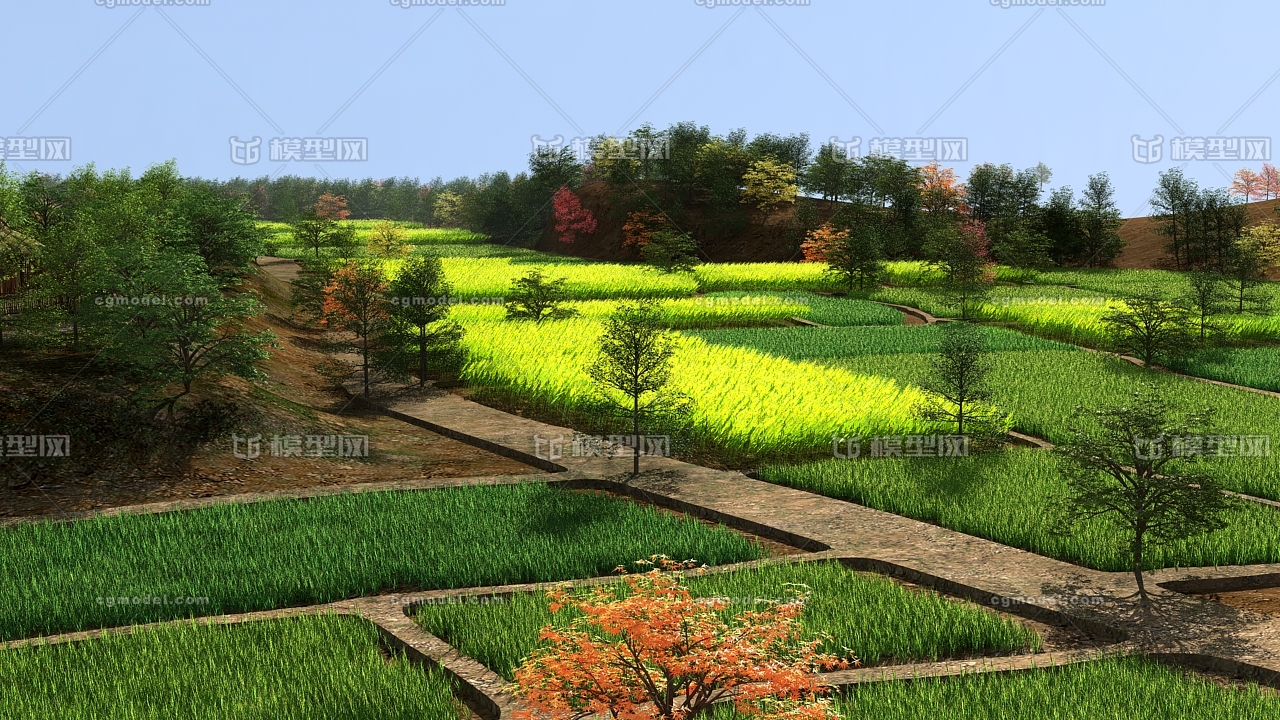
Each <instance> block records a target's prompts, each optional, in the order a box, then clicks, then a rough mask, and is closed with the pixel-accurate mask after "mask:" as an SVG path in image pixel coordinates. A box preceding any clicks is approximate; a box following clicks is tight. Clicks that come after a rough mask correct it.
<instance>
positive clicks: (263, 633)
mask: <svg viewBox="0 0 1280 720" xmlns="http://www.w3.org/2000/svg"><path fill="white" fill-rule="evenodd" d="M378 641H379V636H378V631H377V629H376V628H374V627H373V625H371V624H370V623H368V622H366V621H364V620H360V619H357V618H351V617H338V616H324V617H317V616H307V617H299V618H291V619H287V620H274V621H262V622H254V623H247V624H243V625H203V624H189V623H183V624H180V625H176V626H167V627H159V628H154V629H143V630H139V631H137V632H134V633H131V634H119V633H109V634H107V635H106V636H105V637H102V638H97V639H92V640H85V641H82V642H76V643H68V644H64V645H49V646H38V647H30V648H22V649H17V650H7V651H0V715H2V716H3V717H7V718H22V719H23V720H40V719H43V718H48V719H49V720H75V719H77V718H86V719H88V718H94V719H100V718H101V719H112V718H119V719H120V720H125V719H128V720H139V719H141V718H154V719H155V720H162V719H167V718H176V717H181V718H193V719H202V718H209V719H210V720H214V719H216V720H238V719H239V718H244V719H246V720H248V719H250V718H272V720H294V719H295V718H296V719H297V720H313V719H314V718H326V719H329V720H337V719H339V718H351V719H352V720H398V719H404V720H408V719H409V718H413V719H414V720H422V719H427V720H465V718H466V711H465V708H463V706H462V705H461V704H460V703H459V702H458V701H457V700H456V699H454V696H453V694H452V689H451V685H450V680H449V678H448V676H446V675H445V673H444V671H443V670H440V669H436V668H425V669H424V668H422V667H420V666H416V665H412V664H410V663H409V661H408V660H406V659H405V658H404V657H403V656H402V655H397V656H394V657H393V658H392V659H390V660H388V658H387V657H386V656H384V655H383V654H382V652H381V651H380V650H379V646H378Z"/></svg>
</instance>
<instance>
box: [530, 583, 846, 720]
mask: <svg viewBox="0 0 1280 720" xmlns="http://www.w3.org/2000/svg"><path fill="white" fill-rule="evenodd" d="M623 580H624V581H625V583H626V587H625V589H624V590H625V592H624V593H623V594H622V596H621V597H619V593H618V591H617V588H609V587H598V588H595V589H594V590H593V591H591V592H589V593H584V594H578V593H575V592H574V591H573V590H570V589H566V588H559V589H556V590H552V591H550V592H549V593H548V595H549V597H550V598H551V610H552V612H554V613H561V612H568V613H569V614H570V615H572V616H573V618H572V619H571V620H569V621H568V622H567V623H563V624H561V625H560V626H556V625H551V626H548V627H546V628H544V629H543V630H542V633H541V635H540V639H541V640H542V641H543V642H542V644H541V645H540V646H539V647H538V648H537V649H536V650H534V651H533V653H532V654H531V655H530V656H529V658H528V659H527V660H525V662H524V664H523V665H521V667H520V668H519V669H517V670H516V675H515V685H514V688H513V690H514V692H515V694H516V695H517V696H518V697H519V698H521V699H522V700H523V701H524V703H525V708H524V710H522V711H521V712H519V713H517V717H518V719H519V720H533V719H534V718H549V719H550V720H579V719H580V718H585V717H588V716H590V715H596V714H604V713H608V714H609V715H611V716H612V717H613V718H616V719H618V720H641V719H653V720H657V719H659V718H660V719H662V720H693V719H694V718H697V717H699V716H701V715H704V714H705V713H706V712H707V711H708V710H709V709H710V708H711V706H712V704H714V703H717V702H720V701H727V700H732V701H733V702H734V703H735V704H736V706H737V709H738V711H739V712H741V713H743V714H746V715H751V716H756V717H759V718H768V719H769V720H838V718H839V715H837V714H836V712H835V709H834V708H833V707H832V705H831V702H830V700H829V699H828V698H826V697H825V695H826V694H827V692H828V691H829V686H828V685H827V684H826V683H825V682H824V681H823V679H822V678H821V677H820V676H819V675H818V672H819V671H820V670H829V669H837V668H844V667H848V664H849V663H848V661H845V660H840V659H839V658H837V657H835V656H833V655H829V654H824V653H820V652H819V651H818V647H819V645H820V644H821V643H822V642H823V641H824V640H825V638H818V639H811V640H805V639H804V638H803V631H802V628H801V626H800V621H799V618H800V613H801V612H802V611H803V610H804V606H805V602H806V600H807V599H808V597H807V595H806V594H802V593H796V594H794V595H793V597H792V598H791V599H790V600H789V601H787V602H781V603H775V604H772V605H769V606H767V607H766V608H765V609H763V610H758V611H747V612H742V613H738V614H737V615H734V616H732V617H729V613H728V612H726V611H727V610H728V608H729V602H728V601H727V600H725V599H714V598H702V599H698V598H694V597H692V596H691V595H690V593H689V590H688V588H686V587H684V586H683V585H681V584H680V583H679V581H678V579H677V578H676V577H674V576H672V575H669V574H664V573H662V572H660V571H659V570H657V569H654V570H652V571H650V572H648V573H643V574H637V575H627V576H625V577H624V578H623ZM855 662H856V661H855Z"/></svg>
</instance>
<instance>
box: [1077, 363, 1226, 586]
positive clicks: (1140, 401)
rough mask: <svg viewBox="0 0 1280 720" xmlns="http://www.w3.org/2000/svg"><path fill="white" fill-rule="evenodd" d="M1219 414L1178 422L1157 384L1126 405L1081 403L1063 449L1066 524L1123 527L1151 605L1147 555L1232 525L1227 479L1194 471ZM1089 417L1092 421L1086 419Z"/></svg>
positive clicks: (1191, 416) (1132, 566)
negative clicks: (1105, 523) (1179, 450)
mask: <svg viewBox="0 0 1280 720" xmlns="http://www.w3.org/2000/svg"><path fill="white" fill-rule="evenodd" d="M1212 416H1213V411H1212V409H1209V408H1206V409H1204V410H1201V411H1199V412H1195V413H1191V414H1188V415H1185V416H1183V417H1180V418H1177V417H1174V416H1173V412H1172V410H1171V408H1170V406H1169V403H1168V402H1167V401H1166V400H1165V399H1164V398H1162V397H1161V396H1160V395H1159V394H1158V392H1157V390H1156V388H1155V386H1154V385H1147V386H1146V387H1145V388H1143V389H1141V390H1138V391H1136V392H1134V394H1133V396H1132V398H1131V400H1130V401H1129V402H1126V403H1124V404H1123V405H1115V406H1109V407H1103V408H1099V409H1085V408H1083V407H1079V406H1077V408H1076V411H1075V418H1076V422H1075V423H1074V424H1073V426H1072V428H1071V440H1070V441H1068V442H1066V443H1063V444H1061V445H1059V446H1058V448H1057V452H1059V453H1060V454H1061V455H1062V457H1064V458H1065V459H1066V460H1067V461H1068V462H1067V463H1066V470H1067V486H1068V495H1067V497H1066V498H1065V499H1064V502H1063V503H1062V508H1063V511H1062V522H1063V524H1064V525H1068V526H1069V525H1074V524H1077V523H1080V522H1087V521H1090V520H1092V519H1094V518H1105V519H1106V520H1108V521H1110V523H1111V524H1112V525H1113V526H1115V527H1116V528H1118V529H1119V530H1121V531H1122V532H1123V533H1124V536H1125V538H1126V544H1127V545H1128V550H1129V555H1130V569H1131V571H1132V572H1133V577H1134V579H1135V580H1136V581H1137V584H1138V596H1139V598H1140V599H1141V601H1142V602H1143V603H1146V602H1147V601H1148V595H1147V588H1146V584H1145V583H1144V582H1143V571H1144V570H1145V569H1146V568H1147V565H1148V560H1147V558H1148V557H1149V554H1148V552H1147V551H1148V550H1149V549H1150V548H1151V547H1152V546H1158V545H1165V544H1169V543H1172V542H1176V541H1179V540H1184V539H1187V538H1191V537H1195V536H1197V535H1202V534H1204V533H1207V532H1210V531H1213V530H1218V529H1221V528H1223V527H1226V520H1225V515H1226V511H1227V510H1228V509H1229V507H1230V501H1229V499H1228V498H1227V496H1226V495H1225V494H1224V493H1223V492H1222V490H1223V488H1222V485H1221V483H1220V482H1218V480H1217V479H1215V478H1214V477H1213V476H1211V475H1206V474H1199V473H1195V472H1193V469H1194V465H1195V464H1196V463H1197V462H1198V461H1200V460H1201V456H1200V455H1199V454H1195V453H1190V452H1183V453H1180V454H1178V453H1175V452H1174V450H1175V446H1177V447H1179V448H1183V449H1186V448H1205V447H1207V446H1208V440H1209V437H1208V435H1207V432H1208V430H1209V425H1210V422H1211V419H1212ZM1084 419H1088V421H1089V422H1088V423H1082V422H1081V420H1084Z"/></svg>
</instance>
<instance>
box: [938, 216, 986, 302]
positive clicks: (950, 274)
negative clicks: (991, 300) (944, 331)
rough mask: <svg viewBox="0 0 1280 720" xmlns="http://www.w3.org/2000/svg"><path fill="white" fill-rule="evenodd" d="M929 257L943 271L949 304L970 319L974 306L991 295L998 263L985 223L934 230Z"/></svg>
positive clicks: (945, 293)
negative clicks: (992, 252) (983, 224)
mask: <svg viewBox="0 0 1280 720" xmlns="http://www.w3.org/2000/svg"><path fill="white" fill-rule="evenodd" d="M925 257H927V258H928V260H929V263H930V264H931V265H932V266H933V267H935V268H937V269H939V270H941V271H942V275H943V283H942V292H943V295H944V296H945V297H946V299H947V301H948V303H949V304H951V305H952V306H955V307H957V308H959V309H960V317H961V319H968V317H969V312H970V310H971V309H972V308H971V306H972V304H973V303H975V302H977V301H980V300H982V299H983V298H985V297H986V296H987V295H989V294H990V293H991V287H992V284H993V283H994V282H995V263H994V262H992V260H991V250H990V244H989V243H988V241H987V237H986V231H985V229H984V228H983V226H982V223H980V222H978V221H976V220H970V221H968V222H966V223H964V224H962V225H959V226H957V225H944V226H942V227H939V228H934V229H933V230H932V231H931V232H930V234H929V238H928V240H927V241H926V244H925Z"/></svg>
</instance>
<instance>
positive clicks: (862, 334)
mask: <svg viewBox="0 0 1280 720" xmlns="http://www.w3.org/2000/svg"><path fill="white" fill-rule="evenodd" d="M982 333H983V335H984V336H986V340H987V348H988V349H989V350H991V351H993V352H995V351H1002V352H1004V351H1025V350H1066V351H1075V352H1078V351H1077V350H1076V349H1075V348H1073V347H1071V346H1068V345H1062V344H1060V343H1055V342H1051V341H1048V340H1041V339H1039V338H1036V337H1031V336H1030V335H1024V334H1022V333H1019V332H1014V331H1012V330H1001V329H998V328H982ZM689 334H691V335H695V336H697V337H700V338H702V339H703V340H706V341H707V342H709V343H714V344H716V345H729V346H739V347H747V348H751V349H752V350H758V351H760V352H764V353H769V354H770V355H776V356H779V357H785V358H790V359H792V360H808V359H812V358H849V357H861V356H865V355H893V354H898V353H936V352H938V349H939V347H940V346H941V342H942V326H941V325H914V326H904V325H899V326H897V327H842V328H798V327H797V328H754V329H733V330H701V331H697V332H692V333H689ZM887 361H890V360H888V359H887Z"/></svg>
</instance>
